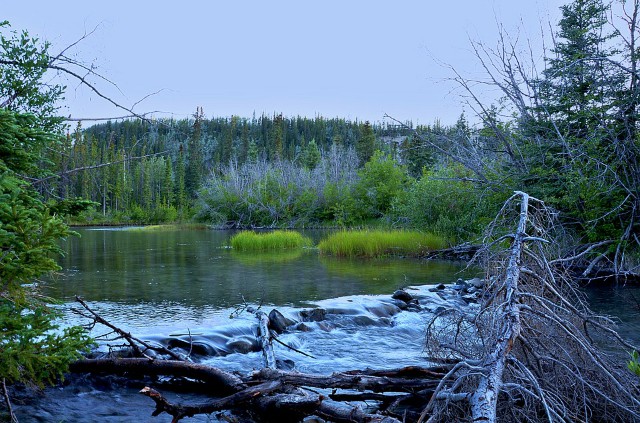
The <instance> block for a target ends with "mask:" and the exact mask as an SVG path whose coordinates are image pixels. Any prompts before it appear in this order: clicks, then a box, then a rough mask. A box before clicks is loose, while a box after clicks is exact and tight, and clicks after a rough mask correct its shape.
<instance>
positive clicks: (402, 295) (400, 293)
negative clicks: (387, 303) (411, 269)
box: [391, 289, 413, 303]
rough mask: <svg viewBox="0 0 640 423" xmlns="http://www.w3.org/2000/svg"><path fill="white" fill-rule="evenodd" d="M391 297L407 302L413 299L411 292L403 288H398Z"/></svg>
mask: <svg viewBox="0 0 640 423" xmlns="http://www.w3.org/2000/svg"><path fill="white" fill-rule="evenodd" d="M391 298H393V299H394V300H402V301H404V302H405V303H408V302H409V301H411V300H412V299H413V297H412V296H411V294H409V293H408V292H407V291H405V290H403V289H398V290H397V291H396V292H394V293H393V295H392V296H391Z"/></svg>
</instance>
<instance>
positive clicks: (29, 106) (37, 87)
mask: <svg viewBox="0 0 640 423" xmlns="http://www.w3.org/2000/svg"><path fill="white" fill-rule="evenodd" d="M8 28H9V23H8V22H0V31H1V32H0V59H1V61H0V81H1V82H0V104H2V106H3V107H5V108H7V109H8V110H11V111H17V112H22V113H24V114H23V115H21V116H22V117H18V119H33V118H36V119H37V120H38V121H39V123H40V125H41V128H42V129H43V130H45V131H51V130H54V129H55V128H59V125H60V123H61V119H60V118H59V117H57V116H56V113H55V112H56V111H57V109H58V106H57V105H56V101H57V100H58V99H59V98H60V97H61V96H62V92H63V91H64V87H63V86H61V85H58V84H53V83H51V81H50V80H49V79H48V78H46V79H45V78H44V76H45V73H46V72H47V70H48V68H49V61H50V60H51V58H50V57H49V54H48V49H49V43H47V42H40V40H38V39H37V38H34V37H31V36H30V35H29V33H28V32H27V31H20V32H18V31H8ZM27 116H29V117H27ZM25 147H27V146H25ZM27 148H28V147H27Z"/></svg>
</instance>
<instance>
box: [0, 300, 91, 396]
mask: <svg viewBox="0 0 640 423" xmlns="http://www.w3.org/2000/svg"><path fill="white" fill-rule="evenodd" d="M58 317H60V316H59V313H56V312H55V311H53V310H52V309H50V308H48V307H46V306H44V305H42V304H40V305H30V306H29V307H24V306H20V305H18V303H16V302H12V301H9V300H6V299H4V298H2V299H0V328H2V329H1V331H0V358H1V359H0V376H1V377H2V378H3V379H6V380H7V382H9V383H12V382H23V383H32V384H35V385H37V386H42V385H43V384H45V383H47V384H51V383H54V382H56V381H57V379H59V378H63V376H64V372H65V371H66V369H67V366H68V363H70V362H72V361H74V360H77V359H79V358H81V352H82V351H87V349H88V346H89V345H90V343H89V341H88V339H87V336H86V333H85V332H84V330H83V329H82V328H80V327H70V328H65V329H64V330H62V331H60V329H59V328H58V326H57V325H55V324H54V323H53V320H54V319H55V318H58Z"/></svg>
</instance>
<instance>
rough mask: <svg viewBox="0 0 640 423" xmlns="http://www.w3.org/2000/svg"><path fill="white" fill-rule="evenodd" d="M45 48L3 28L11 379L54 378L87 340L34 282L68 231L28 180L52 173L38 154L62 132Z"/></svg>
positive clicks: (1, 130)
mask: <svg viewBox="0 0 640 423" xmlns="http://www.w3.org/2000/svg"><path fill="white" fill-rule="evenodd" d="M4 26H5V24H0V29H2V27H4ZM47 47H48V46H47V45H46V44H43V45H41V44H39V43H38V42H37V40H36V39H34V38H31V37H30V36H29V35H28V34H27V33H26V32H22V33H21V34H20V35H16V34H13V36H11V37H9V38H6V37H5V35H4V34H2V35H0V105H2V106H0V251H1V253H0V328H2V329H1V330H0V379H1V380H2V381H3V382H4V381H6V382H8V383H11V382H24V383H31V384H36V385H42V384H44V383H48V382H53V381H54V380H55V379H57V378H58V377H61V376H62V375H63V373H64V372H65V371H66V369H67V366H68V364H69V363H70V362H71V361H73V360H75V359H77V358H79V357H80V353H79V351H81V350H83V349H85V348H86V347H87V346H88V345H89V340H88V338H87V337H86V335H85V333H84V331H83V330H82V329H81V328H79V327H70V328H66V329H61V328H59V327H58V325H57V324H56V323H55V319H57V318H58V317H59V313H58V312H57V311H56V310H55V309H53V308H51V307H49V306H48V305H47V304H46V302H45V299H44V298H42V296H41V295H39V293H38V292H37V287H36V284H33V282H34V281H35V280H36V279H37V278H39V277H41V276H42V275H43V274H45V273H47V272H50V271H54V270H58V269H59V267H58V266H57V264H56V262H55V260H54V258H53V256H54V255H55V254H58V253H60V247H59V244H58V243H59V241H60V239H62V238H64V237H67V236H69V235H70V231H69V228H68V227H67V226H66V225H65V224H64V223H63V221H62V220H61V218H60V217H59V216H57V215H56V213H57V212H58V211H61V210H63V209H64V207H58V206H60V204H56V205H51V206H49V205H47V204H45V203H44V201H43V198H42V197H41V195H40V194H39V193H38V192H37V191H36V189H35V188H34V186H33V185H31V182H30V181H33V180H37V179H38V178H42V177H43V176H46V175H50V173H48V172H47V171H46V169H43V161H42V157H44V153H45V151H46V150H48V149H51V148H58V147H59V145H60V140H61V137H63V135H62V133H61V132H60V131H59V126H58V125H57V123H58V122H59V118H57V117H56V116H55V115H54V114H53V112H54V111H55V110H56V106H55V102H56V101H57V100H58V97H59V94H60V93H61V92H62V87H60V86H54V85H52V84H51V83H50V81H49V80H48V79H47V80H46V81H43V75H44V72H45V71H46V67H43V66H45V64H46V63H49V62H48V60H49V56H48V53H47ZM16 75H17V76H18V78H17V79H16ZM22 78H24V79H22ZM16 84H17V85H16ZM19 110H22V111H26V112H29V113H23V112H20V111H19ZM57 128H58V129H57ZM25 177H27V178H25ZM78 205H79V204H78Z"/></svg>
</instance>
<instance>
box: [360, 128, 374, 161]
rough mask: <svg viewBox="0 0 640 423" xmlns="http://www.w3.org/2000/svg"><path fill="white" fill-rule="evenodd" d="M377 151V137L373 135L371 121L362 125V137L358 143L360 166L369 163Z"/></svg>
mask: <svg viewBox="0 0 640 423" xmlns="http://www.w3.org/2000/svg"><path fill="white" fill-rule="evenodd" d="M375 150H376V136H375V134H374V133H373V128H372V127H371V124H370V123H369V121H366V122H365V123H364V125H362V135H361V136H360V138H358V141H357V142H356V154H357V155H358V162H359V163H360V165H364V164H365V163H367V162H368V161H369V160H370V159H371V157H372V156H373V153H374V152H375Z"/></svg>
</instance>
